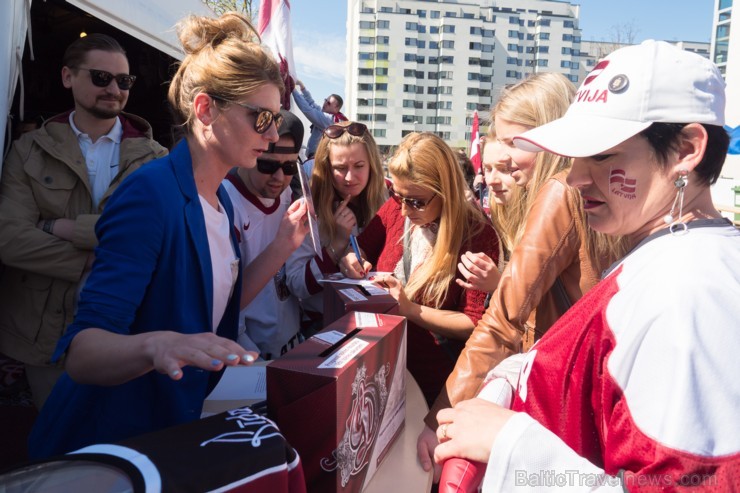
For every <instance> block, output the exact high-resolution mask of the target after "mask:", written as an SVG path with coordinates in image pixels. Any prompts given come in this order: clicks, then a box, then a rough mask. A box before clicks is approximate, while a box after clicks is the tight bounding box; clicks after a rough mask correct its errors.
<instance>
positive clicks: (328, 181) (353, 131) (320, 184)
mask: <svg viewBox="0 0 740 493" xmlns="http://www.w3.org/2000/svg"><path fill="white" fill-rule="evenodd" d="M311 196H312V197H313V203H314V208H315V211H316V215H317V216H318V222H319V234H320V237H321V246H322V252H321V256H318V255H316V253H315V252H314V250H313V246H312V243H311V237H310V236H306V239H305V241H304V243H303V245H301V247H299V248H298V250H296V252H295V253H294V254H293V255H292V256H291V258H290V259H289V260H288V262H287V277H288V279H287V282H288V287H289V288H290V291H291V292H292V293H293V294H294V295H296V296H297V297H298V298H299V299H300V300H301V306H302V308H303V312H304V315H305V316H306V317H307V318H309V319H310V322H309V323H308V325H310V327H309V328H308V329H306V328H305V327H304V333H306V335H311V333H312V332H313V331H314V330H316V329H321V328H322V327H323V324H322V319H323V309H324V306H323V287H322V286H321V285H320V284H319V283H318V282H317V280H319V279H322V278H323V273H330V272H336V271H337V262H338V261H339V259H340V258H342V257H343V256H344V254H345V252H347V251H348V250H350V249H351V245H350V243H349V242H350V237H351V235H357V234H359V232H361V231H362V230H363V229H364V227H365V226H367V224H368V222H369V221H370V219H372V217H373V216H374V215H375V213H376V212H377V211H378V209H380V206H381V205H383V203H384V202H385V201H386V200H387V199H388V187H387V186H386V183H385V178H384V176H383V165H382V161H381V158H380V152H379V151H378V146H377V144H376V143H375V139H373V137H372V135H371V134H370V132H369V131H368V129H367V127H366V126H365V125H364V124H362V123H357V122H341V123H338V124H336V125H330V126H329V127H327V128H326V130H324V135H323V137H322V139H321V141H320V142H319V146H318V148H317V149H316V157H315V163H314V167H313V175H312V176H311Z"/></svg>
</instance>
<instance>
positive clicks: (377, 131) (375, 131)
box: [373, 128, 386, 137]
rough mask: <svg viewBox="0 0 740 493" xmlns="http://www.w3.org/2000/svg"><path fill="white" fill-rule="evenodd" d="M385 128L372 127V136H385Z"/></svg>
mask: <svg viewBox="0 0 740 493" xmlns="http://www.w3.org/2000/svg"><path fill="white" fill-rule="evenodd" d="M385 132H386V130H385V129H384V128H374V129H373V137H385Z"/></svg>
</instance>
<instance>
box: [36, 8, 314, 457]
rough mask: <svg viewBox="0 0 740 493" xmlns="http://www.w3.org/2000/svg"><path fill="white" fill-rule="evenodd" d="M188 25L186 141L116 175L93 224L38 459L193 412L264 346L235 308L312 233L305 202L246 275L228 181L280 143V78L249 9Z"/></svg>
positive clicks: (179, 112) (179, 105) (181, 103)
mask: <svg viewBox="0 0 740 493" xmlns="http://www.w3.org/2000/svg"><path fill="white" fill-rule="evenodd" d="M179 36H180V39H181V41H182V43H183V48H184V51H185V53H186V57H185V59H184V61H183V63H182V65H181V66H180V68H179V69H178V72H177V74H176V75H175V77H174V79H173V80H172V82H171V86H170V90H169V101H170V104H171V105H172V107H173V109H174V110H175V111H174V113H175V115H176V119H177V120H178V122H177V123H179V124H181V126H182V127H183V129H184V130H185V138H184V139H183V140H182V141H180V143H178V144H177V145H176V146H175V148H174V149H173V150H172V152H171V153H170V155H169V156H168V157H165V158H161V159H158V160H155V161H152V162H151V163H149V164H147V165H145V166H143V167H142V168H141V169H140V170H138V171H137V172H136V173H133V174H132V175H131V176H130V177H129V178H128V179H127V180H126V181H125V182H124V183H123V184H121V186H120V187H119V189H118V190H117V191H116V193H115V194H114V195H113V196H112V197H111V198H110V201H109V203H108V206H107V207H106V210H105V213H104V214H103V215H102V217H101V218H100V220H99V221H98V224H97V228H96V234H97V235H98V238H99V246H98V248H97V249H96V252H95V255H96V260H95V264H94V266H93V270H92V273H91V275H90V278H89V279H88V281H87V283H86V285H85V289H84V290H83V292H82V295H81V298H80V303H79V306H78V310H77V314H76V316H75V320H74V322H73V323H72V324H71V325H70V326H69V327H68V329H67V332H66V334H65V336H64V337H63V338H62V340H61V341H60V343H59V345H58V347H57V350H56V354H55V357H56V358H61V357H63V356H65V357H66V363H65V364H66V370H67V373H65V374H64V375H63V377H62V378H61V379H60V380H59V382H58V383H57V385H56V387H55V388H54V390H53V391H52V394H51V396H50V397H49V399H48V400H47V402H46V405H45V406H44V408H43V409H42V410H41V414H40V415H39V418H38V420H37V423H36V426H35V427H34V430H33V432H32V435H31V439H30V453H31V456H32V457H35V458H38V457H45V456H49V455H54V454H59V453H66V452H69V451H71V450H75V449H77V448H80V447H83V446H86V445H89V444H92V443H99V442H114V441H119V440H122V439H125V438H128V437H131V436H134V435H137V434H140V433H145V432H150V431H154V430H158V429H161V428H164V427H167V426H172V425H175V424H179V423H183V422H187V421H191V420H195V419H198V418H199V417H200V413H201V409H202V406H203V401H204V399H205V396H206V395H207V392H208V391H209V389H210V387H212V385H213V384H214V383H215V381H217V378H218V377H219V376H220V373H221V370H223V368H224V366H226V365H238V364H251V362H252V361H254V358H255V357H256V354H254V353H250V352H247V351H246V350H244V349H243V348H242V347H241V346H239V345H238V344H237V343H236V342H235V340H236V335H237V323H238V322H237V317H238V313H239V308H240V305H243V304H245V303H246V302H248V301H249V299H250V297H251V296H252V293H253V292H254V291H255V290H256V291H257V292H258V291H259V289H257V288H260V289H261V287H262V286H261V284H260V283H262V284H264V282H266V280H267V279H269V278H270V277H271V276H272V274H273V273H274V272H271V269H272V268H274V271H277V268H278V267H279V266H280V265H282V263H283V262H284V261H285V259H287V257H288V255H289V254H290V253H291V252H292V251H293V250H294V249H295V248H296V247H297V246H298V245H300V243H301V242H302V240H303V236H304V235H305V232H306V226H305V224H304V213H305V205H302V204H299V203H296V204H294V206H293V207H292V208H291V209H290V210H289V211H288V213H287V215H286V217H285V219H284V221H283V224H284V227H282V228H281V231H280V232H279V233H278V236H279V237H278V238H277V239H276V241H275V248H273V249H270V254H271V255H270V257H271V258H270V261H267V262H255V264H257V265H255V266H253V267H250V269H251V270H247V272H246V273H245V274H244V275H243V274H242V267H241V264H240V260H239V253H238V252H239V248H238V246H237V243H236V239H235V237H234V228H233V211H232V208H231V202H230V201H229V198H228V195H227V194H226V192H225V190H224V189H223V188H222V187H221V185H220V184H221V181H222V180H223V178H224V177H225V176H226V174H227V172H228V170H229V169H230V168H232V167H233V166H235V165H236V166H243V167H252V166H255V164H256V160H257V158H258V157H259V156H260V155H261V154H262V152H263V151H264V150H265V149H267V147H268V145H269V144H270V143H271V142H275V141H277V140H278V134H277V126H278V125H279V124H280V118H279V110H280V97H281V93H282V91H283V83H282V80H281V77H280V72H279V69H278V67H277V65H276V63H275V62H274V61H273V60H272V58H271V56H270V55H269V54H268V53H266V52H265V51H264V50H263V49H262V48H261V47H260V45H259V44H257V43H256V42H255V38H256V35H255V33H254V29H253V28H252V26H251V24H250V23H249V21H248V20H247V19H246V18H244V17H242V16H240V15H237V14H225V15H223V16H222V17H220V18H218V19H212V18H205V17H189V18H187V19H185V20H184V21H182V22H181V23H180V25H179ZM234 60H237V61H238V63H232V62H233V61H234ZM85 75H86V72H81V76H85ZM281 235H282V236H281ZM258 260H259V259H258ZM273 266H274V267H273ZM243 278H248V279H249V280H250V282H249V283H244V285H242V279H243Z"/></svg>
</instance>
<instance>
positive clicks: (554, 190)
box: [425, 179, 581, 429]
mask: <svg viewBox="0 0 740 493" xmlns="http://www.w3.org/2000/svg"><path fill="white" fill-rule="evenodd" d="M570 193H572V190H571V189H570V188H569V187H567V185H565V184H564V183H561V182H560V181H558V180H556V179H552V180H550V181H548V182H547V183H546V184H545V185H544V186H543V187H542V189H541V190H540V191H539V193H538V194H537V198H536V200H535V202H534V204H533V205H532V209H531V210H530V212H529V215H528V217H527V224H526V226H525V230H524V234H523V235H522V239H521V241H520V242H519V244H518V245H517V246H516V247H515V248H514V251H513V252H512V255H511V259H510V261H509V263H508V264H507V266H506V268H505V269H504V272H503V274H502V276H501V281H500V282H499V285H498V287H497V288H496V291H494V293H493V296H492V298H491V303H490V305H489V307H488V310H486V312H485V313H484V314H483V317H482V318H481V320H480V322H479V323H478V325H477V326H476V327H475V329H474V330H473V333H472V335H471V336H470V338H469V339H468V341H467V343H466V344H465V348H464V349H463V351H462V353H461V354H460V356H459V358H458V359H457V363H456V365H455V369H454V370H453V371H452V373H451V374H450V376H449V377H448V379H447V383H446V385H445V388H443V389H442V392H441V393H440V395H439V397H437V400H436V401H435V403H434V405H433V406H432V408H431V409H430V411H429V414H427V416H426V417H425V422H426V423H427V425H429V426H430V427H431V428H432V429H436V427H437V420H436V414H437V412H438V411H439V410H440V409H443V408H445V407H450V406H453V405H455V404H456V403H458V402H460V401H463V400H466V399H470V398H472V397H474V396H475V395H476V393H477V392H478V389H479V387H480V384H481V383H482V382H483V379H484V378H485V376H486V374H487V373H488V371H489V370H490V369H492V368H493V367H494V366H496V365H497V364H498V363H499V362H501V361H502V360H503V359H504V358H506V357H508V356H510V355H512V354H515V353H518V352H520V351H521V344H522V335H523V332H524V330H525V325H524V324H525V323H526V322H527V320H528V319H529V317H530V315H531V313H532V311H533V310H534V309H535V308H536V307H537V305H538V304H539V303H540V300H541V299H542V298H543V296H544V295H545V294H546V293H547V292H548V291H549V289H550V288H551V287H552V285H553V284H554V282H555V279H556V278H557V276H558V275H560V273H561V272H562V271H563V270H565V269H566V268H567V267H568V266H570V265H571V264H572V263H574V262H578V260H579V248H580V244H581V241H580V236H579V234H578V230H577V228H576V220H577V219H576V218H575V217H574V212H573V205H574V204H573V201H572V199H571V197H570Z"/></svg>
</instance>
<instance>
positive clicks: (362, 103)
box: [357, 98, 373, 106]
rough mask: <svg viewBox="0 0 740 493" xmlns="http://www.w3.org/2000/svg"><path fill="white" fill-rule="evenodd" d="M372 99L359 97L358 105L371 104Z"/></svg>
mask: <svg viewBox="0 0 740 493" xmlns="http://www.w3.org/2000/svg"><path fill="white" fill-rule="evenodd" d="M372 101H373V100H372V99H365V98H357V106H370V103H372Z"/></svg>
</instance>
